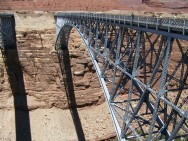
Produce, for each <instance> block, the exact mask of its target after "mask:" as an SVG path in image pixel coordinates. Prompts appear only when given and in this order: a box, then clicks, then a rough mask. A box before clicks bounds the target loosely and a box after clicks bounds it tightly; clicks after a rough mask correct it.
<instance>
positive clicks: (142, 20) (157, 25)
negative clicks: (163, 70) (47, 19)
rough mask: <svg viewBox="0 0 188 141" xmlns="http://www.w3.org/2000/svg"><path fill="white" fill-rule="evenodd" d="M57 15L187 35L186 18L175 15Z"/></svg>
mask: <svg viewBox="0 0 188 141" xmlns="http://www.w3.org/2000/svg"><path fill="white" fill-rule="evenodd" d="M56 16H57V17H59V16H61V17H65V18H79V19H84V20H95V21H103V22H111V23H116V24H123V25H129V26H136V27H144V28H151V29H155V30H162V31H167V32H175V33H178V34H183V35H188V19H183V18H176V17H165V18H162V17H147V16H136V15H133V14H132V15H117V14H100V13H96V14H94V13H58V14H56Z"/></svg>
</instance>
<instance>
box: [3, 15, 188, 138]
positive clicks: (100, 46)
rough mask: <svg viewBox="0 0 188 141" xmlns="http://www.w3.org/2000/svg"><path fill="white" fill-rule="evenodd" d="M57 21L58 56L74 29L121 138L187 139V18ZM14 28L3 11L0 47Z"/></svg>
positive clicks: (8, 43) (9, 42)
mask: <svg viewBox="0 0 188 141" xmlns="http://www.w3.org/2000/svg"><path fill="white" fill-rule="evenodd" d="M55 20H56V43H55V49H56V50H57V52H58V55H59V57H61V58H63V57H62V56H63V55H66V54H67V53H68V40H69V34H70V31H71V29H72V28H75V29H76V30H77V31H78V32H79V34H80V37H81V38H82V39H83V41H84V43H85V45H86V48H87V50H88V52H89V54H90V57H91V59H92V62H93V65H94V67H95V69H96V73H97V75H98V78H99V81H100V84H101V88H102V90H103V92H104V96H105V98H106V101H107V103H108V106H109V110H110V112H111V117H112V120H113V122H114V127H115V130H116V133H117V137H118V139H119V140H121V141H125V140H139V141H140V140H147V141H151V140H167V141H171V140H173V139H175V140H187V139H188V120H187V119H188V78H187V76H188V20H187V19H170V18H152V17H141V16H134V15H131V16H125V15H108V14H93V13H59V14H56V15H55ZM13 27H15V21H14V18H13V15H6V14H1V15H0V48H1V49H9V48H14V47H15V31H14V29H13ZM67 57H68V56H67ZM62 67H63V66H62ZM101 114H102V113H101Z"/></svg>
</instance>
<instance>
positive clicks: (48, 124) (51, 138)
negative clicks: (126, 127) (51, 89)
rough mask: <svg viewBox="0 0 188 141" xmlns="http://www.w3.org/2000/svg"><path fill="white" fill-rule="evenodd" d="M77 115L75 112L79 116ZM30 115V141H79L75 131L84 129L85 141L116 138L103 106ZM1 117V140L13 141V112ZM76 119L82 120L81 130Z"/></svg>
mask: <svg viewBox="0 0 188 141" xmlns="http://www.w3.org/2000/svg"><path fill="white" fill-rule="evenodd" d="M76 113H78V115H77V114H76ZM29 115H30V127H31V134H32V141H73V140H78V136H79V135H77V132H81V130H83V133H84V134H85V135H84V138H85V139H86V140H102V139H105V138H106V137H107V138H110V137H113V136H114V135H115V133H114V132H115V131H114V128H113V124H112V121H111V120H109V117H110V115H109V112H108V110H107V105H106V104H105V103H104V104H102V105H100V106H97V107H89V108H88V109H78V111H77V112H71V111H70V110H61V109H57V108H52V109H37V110H33V111H30V113H29ZM0 117H1V126H0V140H1V141H9V140H11V141H14V140H15V116H14V110H13V109H11V110H0ZM78 117H79V118H80V121H81V123H80V124H81V126H80V127H79V126H78V122H79V121H78V120H79V119H78ZM2 121H3V122H2ZM76 130H78V131H76ZM78 134H81V133H78ZM79 138H81V137H79ZM82 138H83V137H82Z"/></svg>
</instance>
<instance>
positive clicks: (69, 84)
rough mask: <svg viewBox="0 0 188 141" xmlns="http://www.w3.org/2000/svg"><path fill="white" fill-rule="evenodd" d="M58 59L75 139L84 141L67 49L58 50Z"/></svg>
mask: <svg viewBox="0 0 188 141" xmlns="http://www.w3.org/2000/svg"><path fill="white" fill-rule="evenodd" d="M58 57H59V62H60V67H61V72H62V76H63V81H64V86H65V91H66V96H67V100H68V104H69V105H68V106H69V109H70V112H71V116H72V119H73V122H74V126H75V129H76V133H77V137H78V140H79V141H85V136H84V132H83V128H82V124H81V121H80V117H79V114H78V110H77V104H76V98H75V93H74V85H73V79H72V72H71V65H70V57H69V50H68V48H67V47H66V48H65V49H63V50H60V52H58Z"/></svg>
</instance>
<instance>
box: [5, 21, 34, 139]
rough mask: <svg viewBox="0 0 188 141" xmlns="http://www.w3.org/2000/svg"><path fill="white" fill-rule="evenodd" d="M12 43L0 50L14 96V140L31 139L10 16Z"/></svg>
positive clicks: (14, 34) (23, 86) (13, 25)
mask: <svg viewBox="0 0 188 141" xmlns="http://www.w3.org/2000/svg"><path fill="white" fill-rule="evenodd" d="M11 23H12V33H13V34H12V36H13V37H12V40H13V42H12V44H11V45H10V44H9V45H6V44H5V46H4V49H3V50H1V52H2V55H3V60H4V64H5V67H6V71H7V74H8V81H9V83H10V87H11V91H12V94H13V96H14V108H15V130H16V141H31V130H30V118H29V110H28V106H27V96H26V91H25V85H24V80H23V72H22V67H21V64H20V61H19V56H18V50H17V45H16V33H15V19H14V18H12V22H11Z"/></svg>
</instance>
